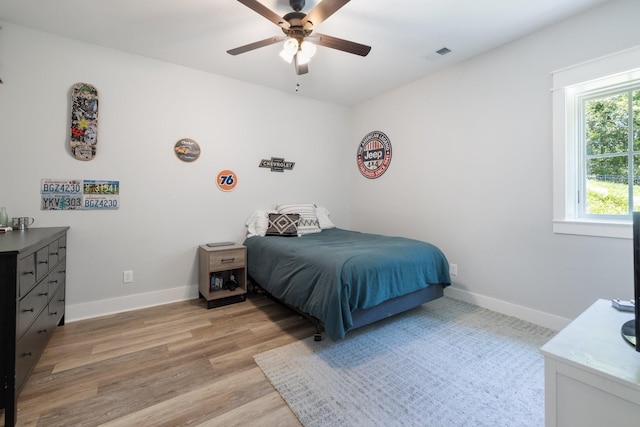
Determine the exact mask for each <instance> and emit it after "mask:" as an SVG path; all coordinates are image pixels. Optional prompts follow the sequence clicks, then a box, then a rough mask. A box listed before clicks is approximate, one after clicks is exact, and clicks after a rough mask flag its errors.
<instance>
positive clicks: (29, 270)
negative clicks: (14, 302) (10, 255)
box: [18, 254, 36, 297]
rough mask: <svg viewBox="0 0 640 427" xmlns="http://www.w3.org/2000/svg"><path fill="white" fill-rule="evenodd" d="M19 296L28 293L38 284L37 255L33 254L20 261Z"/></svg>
mask: <svg viewBox="0 0 640 427" xmlns="http://www.w3.org/2000/svg"><path fill="white" fill-rule="evenodd" d="M18 280H19V281H20V292H19V295H18V296H19V297H22V296H24V295H26V294H27V293H28V292H29V291H30V290H31V289H32V288H33V286H34V285H35V284H36V255H35V254H31V255H27V256H26V257H24V258H22V259H20V261H18Z"/></svg>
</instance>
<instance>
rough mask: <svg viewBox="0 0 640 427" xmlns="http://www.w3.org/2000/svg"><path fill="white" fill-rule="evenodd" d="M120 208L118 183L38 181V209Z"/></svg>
mask: <svg viewBox="0 0 640 427" xmlns="http://www.w3.org/2000/svg"><path fill="white" fill-rule="evenodd" d="M119 207H120V181H99V180H93V179H85V180H81V179H68V180H63V179H46V178H43V179H42V180H41V181H40V209H41V210H43V211H51V210H105V209H107V210H113V209H118V208H119Z"/></svg>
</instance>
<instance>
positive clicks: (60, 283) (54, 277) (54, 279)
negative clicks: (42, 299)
mask: <svg viewBox="0 0 640 427" xmlns="http://www.w3.org/2000/svg"><path fill="white" fill-rule="evenodd" d="M66 275H67V273H66V264H65V263H64V262H63V263H61V264H59V265H57V266H55V268H54V269H53V271H51V273H49V276H48V277H47V279H46V281H47V285H48V288H49V289H48V293H49V297H52V296H53V294H55V293H56V291H57V290H58V288H60V287H64V284H65V279H66Z"/></svg>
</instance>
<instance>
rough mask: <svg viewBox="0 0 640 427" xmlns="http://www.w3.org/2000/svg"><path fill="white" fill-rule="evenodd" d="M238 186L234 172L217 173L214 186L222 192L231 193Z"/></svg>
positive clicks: (226, 170)
mask: <svg viewBox="0 0 640 427" xmlns="http://www.w3.org/2000/svg"><path fill="white" fill-rule="evenodd" d="M237 184H238V177H237V176H236V174H235V172H233V171H230V170H228V169H225V170H223V171H220V172H219V173H218V177H217V178H216V185H217V186H218V188H219V189H220V190H222V191H231V190H233V189H234V188H236V185H237Z"/></svg>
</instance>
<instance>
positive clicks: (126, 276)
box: [122, 270, 133, 283]
mask: <svg viewBox="0 0 640 427" xmlns="http://www.w3.org/2000/svg"><path fill="white" fill-rule="evenodd" d="M122 283H133V271H132V270H125V271H123V272H122Z"/></svg>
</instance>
